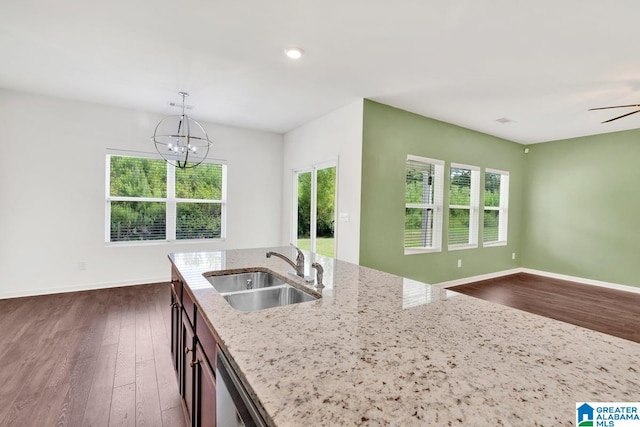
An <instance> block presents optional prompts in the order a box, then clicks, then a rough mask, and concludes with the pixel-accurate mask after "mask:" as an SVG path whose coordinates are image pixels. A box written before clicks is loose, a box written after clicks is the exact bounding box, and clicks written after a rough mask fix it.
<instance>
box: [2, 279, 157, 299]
mask: <svg viewBox="0 0 640 427" xmlns="http://www.w3.org/2000/svg"><path fill="white" fill-rule="evenodd" d="M168 281H169V279H168V278H167V277H152V278H148V279H139V280H126V281H116V282H101V283H89V284H87V283H83V284H78V285H72V286H60V287H53V288H39V289H25V290H19V291H10V292H2V293H0V299H8V298H21V297H33V296H38V295H49V294H60V293H64V292H78V291H92V290H95V289H107V288H119V287H122V286H134V285H146V284H149V283H161V282H168Z"/></svg>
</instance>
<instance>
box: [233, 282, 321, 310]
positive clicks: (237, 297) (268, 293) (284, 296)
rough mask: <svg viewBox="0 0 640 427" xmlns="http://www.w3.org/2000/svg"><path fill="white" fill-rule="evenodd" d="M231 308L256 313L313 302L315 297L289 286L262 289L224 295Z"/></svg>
mask: <svg viewBox="0 0 640 427" xmlns="http://www.w3.org/2000/svg"><path fill="white" fill-rule="evenodd" d="M224 299H226V300H227V302H228V303H229V305H231V307H233V308H235V309H236V310H239V311H256V310H264V309H266V308H273V307H280V306H282V305H288V304H297V303H300V302H308V301H314V300H316V299H317V297H315V296H313V295H311V294H308V293H306V292H304V291H301V290H300V289H297V288H294V287H293V286H291V285H286V284H285V285H281V286H277V287H272V288H262V289H256V290H253V291H245V292H237V293H231V294H227V295H224Z"/></svg>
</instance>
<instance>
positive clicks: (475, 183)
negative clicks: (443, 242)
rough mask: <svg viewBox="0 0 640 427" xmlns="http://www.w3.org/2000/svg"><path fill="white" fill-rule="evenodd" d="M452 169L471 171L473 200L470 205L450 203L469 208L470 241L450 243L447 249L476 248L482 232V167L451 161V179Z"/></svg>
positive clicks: (457, 207) (459, 207)
mask: <svg viewBox="0 0 640 427" xmlns="http://www.w3.org/2000/svg"><path fill="white" fill-rule="evenodd" d="M451 169H468V170H470V171H471V200H469V205H449V209H468V210H469V242H468V243H460V244H454V245H449V246H448V248H447V250H449V251H459V250H463V249H476V248H477V247H478V235H479V232H480V229H479V223H480V168H479V167H478V166H472V165H465V164H462V163H451V165H450V166H449V179H451Z"/></svg>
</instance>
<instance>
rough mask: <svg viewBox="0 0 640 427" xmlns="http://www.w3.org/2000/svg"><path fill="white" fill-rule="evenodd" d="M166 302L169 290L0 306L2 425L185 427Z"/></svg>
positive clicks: (135, 289) (139, 289) (137, 289)
mask: <svg viewBox="0 0 640 427" xmlns="http://www.w3.org/2000/svg"><path fill="white" fill-rule="evenodd" d="M169 302H170V288H169V284H153V285H142V286H129V287H123V288H112V289H104V290H96V291H85V292H73V293H66V294H55V295H45V296H38V297H27V298H15V299H5V300H0V426H3V427H4V426H20V427H28V426H34V427H35V426H38V427H40V426H83V427H84V426H153V427H159V426H163V427H183V426H185V421H184V415H183V411H182V406H181V400H180V395H179V393H178V384H177V380H176V377H175V374H174V370H173V367H172V364H171V355H170V354H171V353H170V349H169V340H170V328H169V326H170V318H171V310H170V308H169Z"/></svg>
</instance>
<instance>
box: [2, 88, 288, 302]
mask: <svg viewBox="0 0 640 427" xmlns="http://www.w3.org/2000/svg"><path fill="white" fill-rule="evenodd" d="M161 118H162V116H159V115H155V114H150V113H145V112H141V111H133V110H126V109H119V108H113V107H106V106H101V105H97V104H90V103H84V102H77V101H68V100H62V99H58V98H51V97H45V96H36V95H29V94H25V93H20V92H14V91H8V90H0V146H1V147H2V151H3V152H2V156H0V200H2V205H1V208H0V236H2V237H1V239H2V240H1V241H2V243H1V246H0V269H1V271H2V277H3V281H2V284H1V285H0V298H4V297H11V296H22V295H35V294H45V293H53V292H61V291H72V290H83V289H92V288H99V287H108V286H119V285H128V284H137V283H149V282H158V281H168V280H169V278H170V271H169V261H168V260H167V254H168V253H169V252H181V251H198V250H217V249H235V248H246V247H267V246H277V245H278V244H279V243H280V236H281V229H280V223H281V206H282V199H281V197H280V191H279V189H280V188H281V182H282V153H283V139H282V135H279V134H274V133H267V132H259V131H252V130H247V129H240V128H234V127H228V126H219V125H214V124H210V123H203V125H204V126H205V128H206V129H207V132H208V133H209V135H210V136H211V139H212V140H213V141H214V146H213V150H212V154H210V157H213V158H217V159H225V160H227V164H228V169H227V172H228V186H227V190H228V204H227V218H228V219H227V239H226V241H211V242H206V243H177V242H172V243H151V244H142V245H135V246H107V245H105V242H104V228H105V227H104V221H105V213H104V212H105V194H104V191H105V155H106V149H107V148H116V149H126V150H137V151H144V152H154V151H155V149H154V147H153V144H152V143H151V142H150V140H149V137H150V135H151V134H152V133H153V129H154V127H155V125H156V124H157V123H158V121H159V120H160V119H161ZM257 178H259V179H257ZM274 188H275V189H276V191H275V192H274V191H273V189H274ZM81 262H83V263H85V266H86V269H85V270H81V269H80V268H79V267H80V264H79V263H81Z"/></svg>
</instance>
